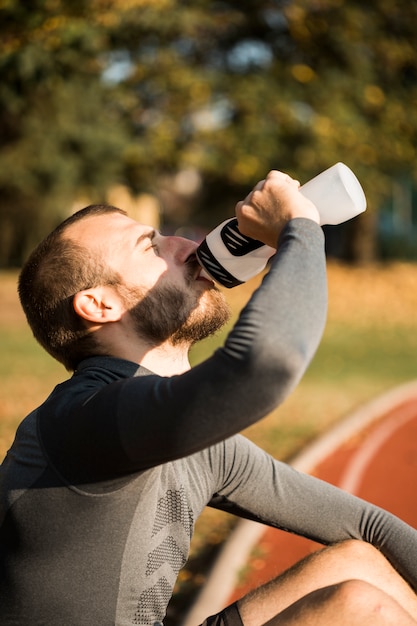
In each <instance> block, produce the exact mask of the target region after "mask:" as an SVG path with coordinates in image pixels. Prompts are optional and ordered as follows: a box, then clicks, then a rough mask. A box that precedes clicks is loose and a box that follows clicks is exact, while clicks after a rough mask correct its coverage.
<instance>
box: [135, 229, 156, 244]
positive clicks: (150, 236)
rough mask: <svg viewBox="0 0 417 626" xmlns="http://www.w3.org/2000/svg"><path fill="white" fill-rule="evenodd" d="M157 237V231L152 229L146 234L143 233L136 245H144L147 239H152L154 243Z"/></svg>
mask: <svg viewBox="0 0 417 626" xmlns="http://www.w3.org/2000/svg"><path fill="white" fill-rule="evenodd" d="M155 235H156V230H155V229H154V228H152V229H151V230H148V231H146V233H142V234H141V235H139V237H138V238H137V240H136V244H135V245H136V246H139V245H140V244H141V243H142V241H145V239H150V240H151V241H152V239H153V238H154V237H155Z"/></svg>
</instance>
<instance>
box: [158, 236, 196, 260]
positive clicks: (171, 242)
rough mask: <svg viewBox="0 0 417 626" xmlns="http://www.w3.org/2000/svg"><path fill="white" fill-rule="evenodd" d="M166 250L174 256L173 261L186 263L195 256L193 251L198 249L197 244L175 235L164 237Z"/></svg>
mask: <svg viewBox="0 0 417 626" xmlns="http://www.w3.org/2000/svg"><path fill="white" fill-rule="evenodd" d="M164 239H165V245H166V249H167V250H168V251H169V252H170V253H171V254H172V255H173V256H174V258H175V260H176V261H178V262H179V263H186V261H187V260H188V259H189V258H190V257H191V256H192V255H195V251H196V250H197V248H198V243H196V242H195V241H192V240H191V239H186V238H185V237H177V236H175V235H168V236H166V237H164Z"/></svg>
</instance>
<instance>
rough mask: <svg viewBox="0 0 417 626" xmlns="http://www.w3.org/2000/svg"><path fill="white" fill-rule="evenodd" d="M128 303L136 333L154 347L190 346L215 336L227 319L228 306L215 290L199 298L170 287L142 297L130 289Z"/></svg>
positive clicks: (228, 317) (153, 291)
mask: <svg viewBox="0 0 417 626" xmlns="http://www.w3.org/2000/svg"><path fill="white" fill-rule="evenodd" d="M125 288H126V289H128V288H127V286H125ZM125 297H126V294H125ZM127 303H128V306H129V314H130V315H131V317H132V319H133V321H134V324H135V328H136V331H137V332H138V334H139V335H140V336H141V337H143V338H144V339H145V340H146V341H148V342H150V343H151V344H152V345H155V346H156V345H160V344H162V343H164V342H165V341H167V340H169V342H170V343H171V344H172V345H180V344H188V345H190V346H191V345H193V344H194V343H196V342H197V341H200V340H202V339H205V338H206V337H209V336H210V335H213V334H214V333H216V332H217V331H218V330H219V329H220V328H222V327H223V326H224V324H225V323H226V322H227V321H228V320H229V319H230V309H229V306H228V304H227V302H226V300H225V298H224V296H223V294H222V293H221V292H220V291H219V290H218V289H217V288H216V287H212V288H211V289H209V290H206V291H205V292H204V293H202V294H201V295H200V296H199V297H198V296H197V295H195V294H191V293H186V292H185V291H183V290H180V289H178V288H175V287H172V286H171V285H163V286H161V285H157V286H155V287H154V288H153V289H151V290H150V291H148V292H147V293H146V295H145V296H143V293H142V292H141V290H138V289H137V288H131V289H128V290H127ZM129 303H130V304H129Z"/></svg>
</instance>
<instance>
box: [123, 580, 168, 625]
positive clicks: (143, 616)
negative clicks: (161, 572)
mask: <svg viewBox="0 0 417 626" xmlns="http://www.w3.org/2000/svg"><path fill="white" fill-rule="evenodd" d="M171 592H172V589H171V585H170V584H169V583H168V581H167V579H166V578H161V579H160V580H159V581H158V582H157V584H156V585H154V586H153V587H150V588H149V589H146V590H145V591H144V592H143V593H142V594H141V596H140V598H139V601H138V606H137V611H136V613H135V616H134V618H133V621H132V624H153V623H154V621H155V620H161V621H162V620H163V618H164V616H165V610H163V609H161V598H164V603H165V605H166V604H168V602H169V600H170V598H171ZM162 606H163V605H162Z"/></svg>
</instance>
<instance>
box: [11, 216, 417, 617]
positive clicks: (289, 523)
mask: <svg viewBox="0 0 417 626" xmlns="http://www.w3.org/2000/svg"><path fill="white" fill-rule="evenodd" d="M325 316H326V276H325V258H324V242H323V233H322V230H321V229H320V227H319V226H318V225H317V224H315V223H314V222H312V221H310V220H307V219H296V220H292V221H291V222H290V223H289V224H288V226H287V227H286V229H285V231H284V232H283V234H282V235H281V238H280V241H279V247H278V252H277V254H276V256H275V257H274V259H273V261H272V265H271V268H270V271H269V272H268V274H267V275H266V277H265V279H264V280H263V283H262V285H261V286H260V288H259V289H258V290H257V291H256V292H255V293H254V295H253V296H252V298H251V299H250V301H249V303H248V304H247V306H246V307H245V308H244V309H243V311H242V313H241V315H240V317H239V320H238V321H237V323H236V325H235V326H234V328H233V329H232V331H231V332H230V334H229V336H228V338H227V340H226V342H225V345H224V346H223V347H222V348H220V349H219V350H217V351H216V352H215V353H214V354H213V356H212V357H211V358H209V359H208V360H207V361H205V362H204V363H202V364H200V365H198V366H196V367H194V368H192V369H191V370H190V371H189V372H186V373H184V374H181V375H179V376H173V377H170V378H165V377H161V376H157V375H155V374H154V373H152V372H150V371H147V370H145V369H144V368H142V367H138V365H137V364H134V363H131V362H128V361H123V360H120V359H115V358H110V357H109V358H107V357H95V358H91V359H88V360H86V361H84V362H83V363H81V365H80V367H79V368H78V370H77V371H76V372H75V374H74V375H73V376H72V378H71V379H70V380H68V381H66V382H64V383H63V384H61V385H59V386H58V387H57V388H56V389H55V390H54V391H53V392H52V394H51V395H50V396H49V398H47V400H46V401H45V402H44V404H43V405H42V406H40V407H39V408H38V409H36V410H35V411H33V412H32V413H31V414H30V415H29V416H28V417H27V418H26V419H25V420H24V421H23V422H22V423H21V425H20V426H19V428H18V431H17V433H16V439H15V441H14V443H13V446H12V448H11V449H10V451H9V452H8V454H7V457H6V459H5V461H4V463H3V465H2V466H1V471H0V498H1V499H0V507H1V508H0V528H1V535H0V546H1V559H0V568H1V569H0V623H1V624H2V626H11V625H19V626H23V625H26V624H30V625H31V626H57V625H59V626H114V625H117V626H132V625H134V624H140V625H151V624H152V625H153V624H155V623H158V622H162V621H163V619H164V616H165V611H166V607H167V604H168V601H169V599H170V597H171V594H172V590H173V586H174V583H175V580H176V578H177V575H178V572H179V570H180V569H181V567H182V566H183V565H184V563H185V562H186V559H187V554H188V550H189V544H190V538H191V536H192V533H193V526H194V523H195V520H196V519H197V517H198V516H199V514H200V513H201V511H202V510H203V509H204V507H205V506H206V505H209V506H215V507H217V508H220V509H223V510H227V511H229V512H232V513H235V514H237V515H239V516H243V517H247V518H251V519H255V520H258V521H261V522H264V523H265V524H268V525H271V526H275V527H278V528H284V529H287V530H289V531H291V532H294V533H298V534H301V535H304V536H307V537H310V538H312V539H315V540H316V541H319V542H321V543H323V544H327V543H331V542H336V541H339V540H343V539H347V538H362V539H364V540H366V541H370V542H371V543H373V544H374V545H376V546H378V547H379V548H380V549H381V550H382V551H383V552H384V554H385V555H386V556H387V557H388V558H389V559H390V560H391V561H392V563H393V564H394V565H395V566H396V567H397V568H398V569H399V570H400V572H401V573H402V574H403V575H404V576H405V577H406V578H407V579H408V580H409V581H410V582H411V584H412V585H413V586H417V533H416V532H415V531H414V530H412V529H411V528H410V527H408V526H407V525H405V524H404V523H402V522H401V521H400V520H398V519H396V518H394V517H393V516H391V515H389V514H388V513H385V512H383V511H381V510H379V509H377V508H376V507H374V506H371V505H369V504H367V503H365V502H363V501H361V500H358V499H356V498H354V497H352V496H349V495H347V494H345V493H343V492H341V491H339V490H337V489H336V488H334V487H332V486H330V485H327V484H325V483H323V482H321V481H318V480H317V479H314V478H311V477H308V476H305V475H303V474H300V473H298V472H296V471H294V470H293V469H291V468H290V467H288V466H287V465H285V464H283V463H280V462H278V461H276V460H274V459H273V458H271V457H270V456H268V455H267V454H266V453H265V452H263V451H262V450H261V449H259V448H258V447H256V446H255V445H253V444H252V443H251V442H250V441H248V440H247V439H246V438H244V437H242V436H241V435H239V434H237V433H239V432H240V431H241V430H242V429H244V428H246V427H247V426H249V425H250V424H252V423H254V422H256V421H257V420H259V419H261V418H262V417H263V416H265V415H266V414H267V413H268V412H270V411H271V410H272V409H273V408H274V407H276V406H277V405H278V404H279V403H280V402H281V401H282V400H283V399H284V398H285V397H287V396H288V394H289V393H290V392H291V390H292V389H293V388H294V387H295V385H296V384H297V383H298V381H299V380H300V378H301V376H302V374H303V372H304V371H305V368H306V367H307V365H308V363H309V361H310V360H311V358H312V356H313V354H314V352H315V350H316V348H317V345H318V343H319V341H320V338H321V334H322V331H323V327H324V323H325Z"/></svg>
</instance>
